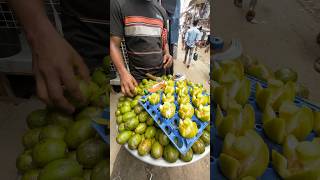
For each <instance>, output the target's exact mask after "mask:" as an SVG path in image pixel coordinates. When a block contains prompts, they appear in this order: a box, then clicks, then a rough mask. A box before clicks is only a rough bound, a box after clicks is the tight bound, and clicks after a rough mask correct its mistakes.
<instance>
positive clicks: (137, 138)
mask: <svg viewBox="0 0 320 180" xmlns="http://www.w3.org/2000/svg"><path fill="white" fill-rule="evenodd" d="M140 142H141V135H140V134H135V135H133V136H132V137H131V138H130V139H129V141H128V146H129V148H130V149H131V150H134V149H137V148H138V146H139V144H140Z"/></svg>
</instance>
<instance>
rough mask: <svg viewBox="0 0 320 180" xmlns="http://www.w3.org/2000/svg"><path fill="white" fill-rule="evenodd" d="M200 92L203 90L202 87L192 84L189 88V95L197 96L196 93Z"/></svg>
mask: <svg viewBox="0 0 320 180" xmlns="http://www.w3.org/2000/svg"><path fill="white" fill-rule="evenodd" d="M202 92H203V87H199V86H194V87H193V88H191V89H190V95H191V96H197V95H198V94H202Z"/></svg>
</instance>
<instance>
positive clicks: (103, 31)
mask: <svg viewBox="0 0 320 180" xmlns="http://www.w3.org/2000/svg"><path fill="white" fill-rule="evenodd" d="M9 3H10V5H11V7H12V8H13V10H14V11H15V14H16V16H17V18H18V20H19V23H20V24H21V25H22V26H23V30H24V32H25V33H26V37H27V41H28V43H29V45H30V47H31V51H32V64H33V73H34V77H35V81H36V86H37V94H38V97H39V98H40V99H41V100H42V101H43V102H45V103H46V104H47V105H48V106H53V105H54V106H56V107H59V108H61V109H63V110H65V111H67V112H69V113H72V112H74V111H75V107H74V106H73V105H72V104H71V103H70V102H69V101H68V100H67V99H66V97H65V96H64V92H65V91H67V92H68V93H69V94H71V95H72V96H74V98H76V99H78V100H79V101H81V100H83V97H82V94H81V92H80V88H79V84H78V83H77V82H78V81H77V80H76V77H77V76H80V77H81V78H82V79H85V80H89V78H90V77H89V73H90V72H89V69H91V70H93V69H94V68H95V67H98V66H100V65H102V59H103V58H104V57H105V56H106V55H107V52H108V46H109V13H108V10H109V1H95V3H92V2H91V1H89V0H78V1H74V0H63V1H62V0H61V2H60V4H61V21H62V29H63V33H64V35H63V36H62V35H61V34H59V33H58V31H57V30H56V28H55V27H54V26H53V24H52V23H51V22H50V20H49V18H48V16H47V14H46V11H45V6H44V1H42V0H28V1H25V0H9ZM88 67H89V68H88Z"/></svg>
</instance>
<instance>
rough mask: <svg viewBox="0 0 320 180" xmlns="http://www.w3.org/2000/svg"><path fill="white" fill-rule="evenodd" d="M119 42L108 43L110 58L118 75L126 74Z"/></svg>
mask: <svg viewBox="0 0 320 180" xmlns="http://www.w3.org/2000/svg"><path fill="white" fill-rule="evenodd" d="M118 43H119V42H114V41H113V40H111V43H110V56H111V60H112V62H113V64H114V65H115V67H116V68H117V71H118V72H119V74H120V75H122V74H123V73H126V72H127V69H126V67H125V65H124V63H123V58H122V55H121V52H120V43H119V44H118Z"/></svg>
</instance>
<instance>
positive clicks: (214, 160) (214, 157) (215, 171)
mask: <svg viewBox="0 0 320 180" xmlns="http://www.w3.org/2000/svg"><path fill="white" fill-rule="evenodd" d="M247 78H248V79H249V80H250V83H251V94H250V97H249V100H248V103H249V104H251V105H252V107H253V108H254V111H255V130H256V132H257V133H258V134H259V135H260V136H261V137H262V138H263V140H264V142H265V143H266V144H267V146H268V148H269V153H270V154H269V157H270V162H269V165H268V168H267V170H266V171H265V173H264V174H263V175H262V176H261V177H259V178H258V179H260V180H269V179H276V180H277V179H281V178H280V176H279V175H278V174H277V172H276V171H275V170H274V169H273V166H272V163H271V152H272V150H276V151H278V152H280V153H281V152H282V146H281V145H279V144H277V143H274V142H273V141H272V140H270V139H269V138H268V137H267V136H266V134H265V133H264V131H263V125H262V112H261V110H260V109H259V107H258V105H257V103H256V100H255V92H256V83H260V84H261V86H262V87H264V88H266V87H267V84H266V83H265V82H263V81H261V80H259V79H256V78H254V77H252V76H247ZM294 102H295V104H296V105H297V106H299V107H301V106H306V107H309V108H311V109H312V110H313V111H320V107H319V106H317V105H315V104H312V103H310V102H308V101H306V100H305V99H303V98H300V97H296V98H295V100H294ZM211 109H215V104H214V102H211ZM211 117H212V119H213V120H214V119H215V114H214V112H213V111H212V114H211ZM212 123H213V122H212ZM211 132H212V133H211V145H212V150H211V151H210V152H211V153H210V157H211V158H210V164H211V168H210V171H211V174H212V176H211V177H212V178H211V179H219V180H220V179H221V180H225V179H227V178H225V177H224V176H223V175H222V173H221V171H220V169H219V165H218V162H219V155H220V153H221V151H222V146H223V139H222V138H220V137H218V135H217V131H216V129H215V127H214V126H211ZM315 136H316V134H315V132H311V133H310V134H309V136H308V137H307V138H306V141H311V140H312V139H313V138H314V137H315Z"/></svg>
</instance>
